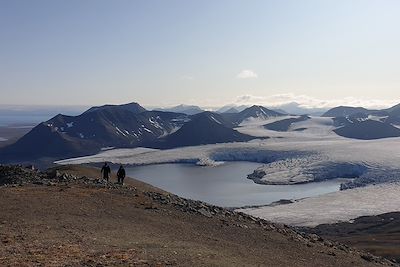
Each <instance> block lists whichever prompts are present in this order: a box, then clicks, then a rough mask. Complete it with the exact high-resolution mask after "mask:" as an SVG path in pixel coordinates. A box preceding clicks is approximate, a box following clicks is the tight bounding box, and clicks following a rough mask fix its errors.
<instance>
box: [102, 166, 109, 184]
mask: <svg viewBox="0 0 400 267" xmlns="http://www.w3.org/2000/svg"><path fill="white" fill-rule="evenodd" d="M101 173H102V174H103V179H104V180H106V181H107V182H108V180H109V179H110V173H111V168H110V166H108V164H107V162H105V163H104V165H103V168H101Z"/></svg>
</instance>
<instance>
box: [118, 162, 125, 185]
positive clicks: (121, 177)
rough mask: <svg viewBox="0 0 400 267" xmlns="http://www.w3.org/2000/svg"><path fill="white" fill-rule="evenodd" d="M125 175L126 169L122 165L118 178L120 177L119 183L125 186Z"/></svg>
mask: <svg viewBox="0 0 400 267" xmlns="http://www.w3.org/2000/svg"><path fill="white" fill-rule="evenodd" d="M125 175H126V173H125V169H124V167H123V166H122V165H121V166H120V167H119V170H118V172H117V177H118V183H119V184H124V179H125Z"/></svg>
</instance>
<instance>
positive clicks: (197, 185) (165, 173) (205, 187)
mask: <svg viewBox="0 0 400 267" xmlns="http://www.w3.org/2000/svg"><path fill="white" fill-rule="evenodd" d="M259 166H260V164H259V163H252V162H227V163H224V164H223V165H220V166H217V167H199V166H195V165H191V164H160V165H148V166H139V167H127V168H126V171H127V175H128V176H130V177H133V178H136V179H138V180H141V181H144V182H146V183H149V184H151V185H154V186H156V187H159V188H161V189H164V190H166V191H168V192H171V193H174V194H176V195H179V196H181V197H185V198H190V199H195V200H201V201H204V202H208V203H210V204H214V205H218V206H224V207H241V206H247V205H264V204H270V203H272V202H274V201H278V200H280V199H299V198H304V197H310V196H316V195H321V194H325V193H330V192H335V191H338V190H339V188H340V183H341V182H343V181H341V180H330V181H324V182H318V183H308V184H299V185H260V184H255V183H254V182H253V181H252V180H249V179H247V178H246V177H247V175H248V174H250V173H252V172H253V170H254V169H256V168H257V167H259Z"/></svg>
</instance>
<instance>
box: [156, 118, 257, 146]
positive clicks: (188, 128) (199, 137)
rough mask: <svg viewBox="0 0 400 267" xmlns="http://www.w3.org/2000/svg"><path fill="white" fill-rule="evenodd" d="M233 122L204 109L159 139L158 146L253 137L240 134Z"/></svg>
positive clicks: (238, 140) (192, 144)
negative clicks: (173, 131)
mask: <svg viewBox="0 0 400 267" xmlns="http://www.w3.org/2000/svg"><path fill="white" fill-rule="evenodd" d="M233 126H234V125H233V123H231V122H230V121H228V120H225V118H224V117H223V116H221V114H218V113H214V112H210V111H205V112H202V113H200V114H196V115H193V116H191V120H190V121H189V122H186V123H185V124H184V125H183V126H182V127H181V128H180V129H179V130H178V131H176V132H175V133H172V134H171V135H168V136H166V137H165V138H163V139H161V140H160V142H158V143H157V144H156V146H157V147H158V148H173V147H181V146H195V145H206V144H216V143H229V142H244V141H249V140H251V139H254V138H255V137H252V136H249V135H245V134H242V133H240V132H238V131H236V130H234V129H232V127H233Z"/></svg>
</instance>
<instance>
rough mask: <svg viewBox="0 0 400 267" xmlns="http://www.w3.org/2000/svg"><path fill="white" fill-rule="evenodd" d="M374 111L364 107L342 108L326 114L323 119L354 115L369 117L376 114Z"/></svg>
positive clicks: (333, 109) (331, 110)
mask: <svg viewBox="0 0 400 267" xmlns="http://www.w3.org/2000/svg"><path fill="white" fill-rule="evenodd" d="M374 112H375V111H374V110H369V109H366V108H362V107H347V106H340V107H336V108H332V109H330V110H328V111H327V112H325V113H324V114H323V115H322V117H347V116H352V115H354V114H357V113H358V114H365V115H369V114H372V113H374Z"/></svg>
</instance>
